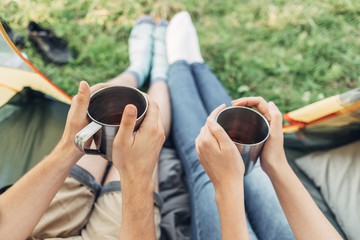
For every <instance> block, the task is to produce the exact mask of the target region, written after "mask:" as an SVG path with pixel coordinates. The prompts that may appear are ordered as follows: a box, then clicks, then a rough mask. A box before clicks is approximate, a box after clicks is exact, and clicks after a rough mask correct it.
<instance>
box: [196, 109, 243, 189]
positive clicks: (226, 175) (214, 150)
mask: <svg viewBox="0 0 360 240" xmlns="http://www.w3.org/2000/svg"><path fill="white" fill-rule="evenodd" d="M224 108H225V105H221V106H219V107H218V108H216V109H215V110H214V111H213V112H212V113H211V114H210V116H209V117H208V120H207V122H206V124H205V126H204V127H203V128H202V129H201V131H200V134H199V136H198V137H197V138H196V140H195V146H196V150H197V153H198V156H199V161H200V163H201V164H202V166H203V167H204V170H205V172H206V173H207V175H208V176H209V178H210V179H211V181H212V183H213V184H214V187H215V189H219V188H223V187H227V186H231V185H232V184H236V183H238V179H239V178H243V176H244V172H245V167H244V163H243V160H242V158H241V155H240V153H239V151H238V149H237V148H236V146H235V144H234V143H233V142H232V140H231V139H230V137H229V136H228V135H227V133H226V132H225V131H224V129H223V128H222V127H221V126H220V125H219V124H218V123H217V122H216V121H215V117H216V116H217V114H218V113H219V112H220V111H221V110H223V109H224Z"/></svg>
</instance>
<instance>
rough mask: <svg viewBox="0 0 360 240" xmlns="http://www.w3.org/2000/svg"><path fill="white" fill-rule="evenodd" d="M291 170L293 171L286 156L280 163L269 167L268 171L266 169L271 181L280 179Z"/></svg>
mask: <svg viewBox="0 0 360 240" xmlns="http://www.w3.org/2000/svg"><path fill="white" fill-rule="evenodd" d="M289 170H291V167H290V165H289V163H288V162H287V159H286V157H285V156H284V159H283V160H281V161H279V163H277V164H273V165H271V166H269V167H267V168H266V170H265V169H264V171H265V173H266V174H267V175H268V176H269V178H270V180H271V181H273V180H276V179H278V178H279V177H280V176H281V175H282V174H284V173H286V172H287V171H289Z"/></svg>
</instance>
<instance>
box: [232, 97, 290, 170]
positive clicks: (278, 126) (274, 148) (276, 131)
mask: <svg viewBox="0 0 360 240" xmlns="http://www.w3.org/2000/svg"><path fill="white" fill-rule="evenodd" d="M232 104H233V105H234V106H248V107H256V108H257V110H258V111H259V112H260V113H261V114H262V115H263V116H264V117H265V118H266V119H267V120H268V122H269V125H270V135H269V137H268V139H267V141H266V142H265V144H264V147H263V150H262V152H261V155H260V160H261V167H262V168H263V170H264V171H265V172H266V173H267V174H268V175H269V174H271V172H272V171H273V169H274V168H276V167H279V166H280V165H281V164H282V163H284V162H286V157H285V151H284V136H283V131H282V114H281V112H280V111H279V109H278V108H277V107H276V105H275V104H274V103H273V102H269V103H267V102H266V101H265V100H264V99H263V98H262V97H246V98H240V99H237V100H234V101H232Z"/></svg>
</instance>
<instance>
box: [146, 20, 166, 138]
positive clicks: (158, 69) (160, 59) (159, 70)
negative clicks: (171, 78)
mask: <svg viewBox="0 0 360 240" xmlns="http://www.w3.org/2000/svg"><path fill="white" fill-rule="evenodd" d="M167 25H168V22H167V21H165V20H160V21H159V22H157V23H156V26H155V30H154V34H153V36H154V50H153V52H154V54H153V61H152V62H153V64H152V69H151V74H150V87H149V90H148V94H149V95H150V97H152V98H153V99H154V100H155V102H156V103H157V104H158V106H159V110H160V114H161V118H162V122H163V127H164V130H165V135H166V137H168V136H169V133H170V126H171V106H170V95H169V89H168V83H167V82H168V69H169V64H168V61H167V56H166V43H165V37H166V29H167Z"/></svg>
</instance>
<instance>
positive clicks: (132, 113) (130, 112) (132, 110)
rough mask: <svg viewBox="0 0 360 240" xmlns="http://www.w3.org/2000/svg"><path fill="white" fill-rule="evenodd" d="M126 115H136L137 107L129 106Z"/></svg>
mask: <svg viewBox="0 0 360 240" xmlns="http://www.w3.org/2000/svg"><path fill="white" fill-rule="evenodd" d="M126 113H127V114H128V115H135V114H136V107H135V106H134V105H128V107H127V108H126Z"/></svg>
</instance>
